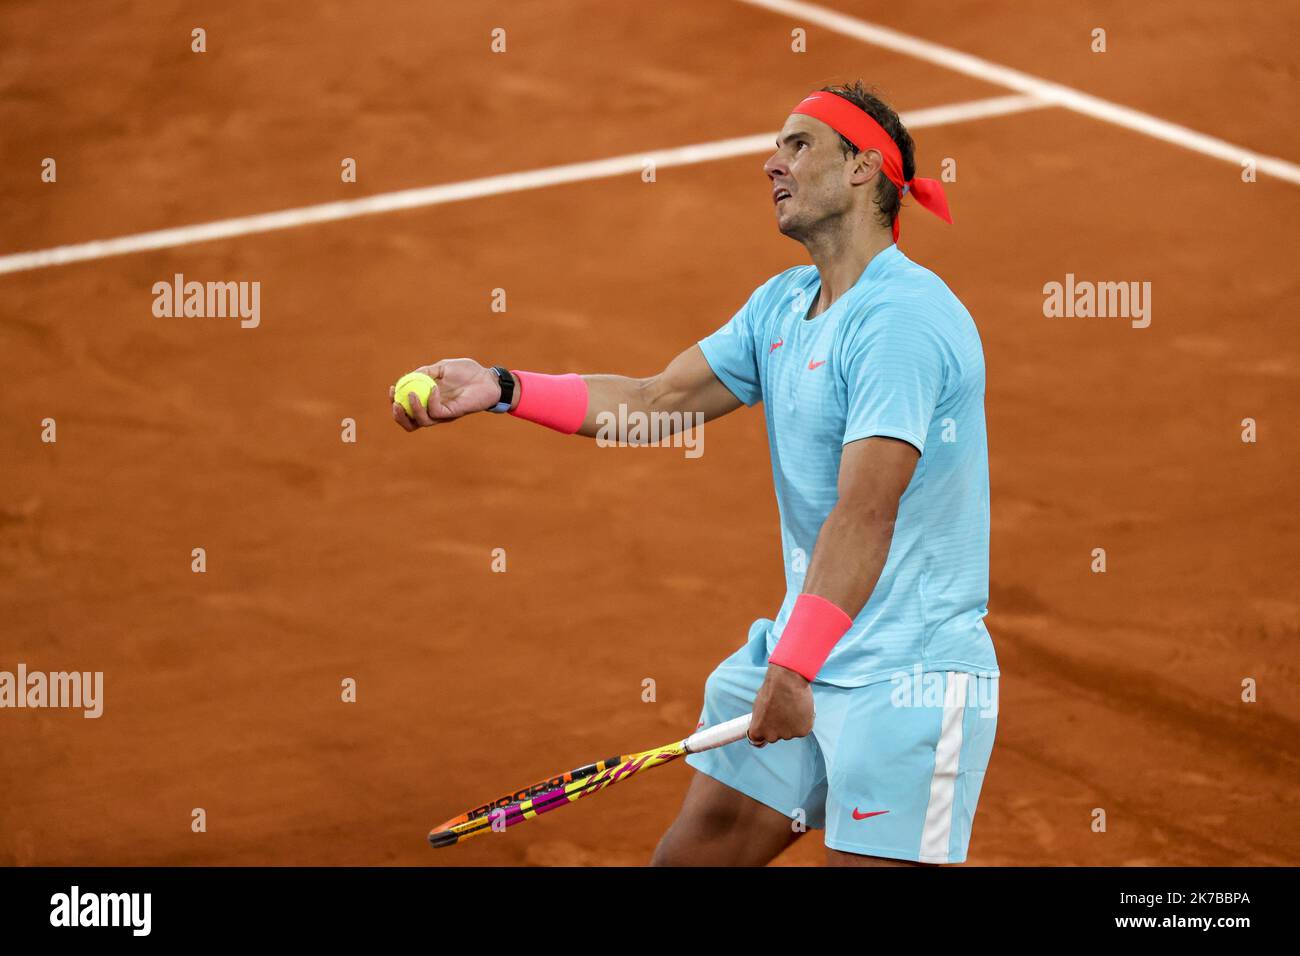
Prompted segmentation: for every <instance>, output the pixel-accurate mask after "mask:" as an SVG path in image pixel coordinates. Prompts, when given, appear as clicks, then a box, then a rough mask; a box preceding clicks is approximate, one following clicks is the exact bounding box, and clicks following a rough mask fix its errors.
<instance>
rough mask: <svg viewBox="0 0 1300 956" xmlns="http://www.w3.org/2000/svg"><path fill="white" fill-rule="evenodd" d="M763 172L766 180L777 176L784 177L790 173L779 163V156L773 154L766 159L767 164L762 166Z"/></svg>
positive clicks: (788, 169) (778, 154) (783, 164)
mask: <svg viewBox="0 0 1300 956" xmlns="http://www.w3.org/2000/svg"><path fill="white" fill-rule="evenodd" d="M763 172H764V173H766V174H767V178H768V179H775V178H776V177H777V176H784V175H786V174H787V173H789V172H790V167H788V166H786V164H785V163H783V162H781V154H780V153H773V154H772V155H771V156H770V157H768V160H767V162H765V163H764V164H763Z"/></svg>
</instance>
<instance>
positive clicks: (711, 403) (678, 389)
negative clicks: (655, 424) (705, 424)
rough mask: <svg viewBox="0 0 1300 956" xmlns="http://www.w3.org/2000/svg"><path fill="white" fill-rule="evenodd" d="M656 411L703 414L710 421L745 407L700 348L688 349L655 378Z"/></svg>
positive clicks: (695, 346) (696, 346) (693, 346)
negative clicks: (660, 409) (657, 409)
mask: <svg viewBox="0 0 1300 956" xmlns="http://www.w3.org/2000/svg"><path fill="white" fill-rule="evenodd" d="M655 384H656V387H655V395H656V397H655V402H654V404H655V405H656V407H664V408H666V409H668V410H671V411H681V412H692V413H693V412H703V413H704V418H705V420H706V421H708V420H711V419H714V418H718V417H719V416H721V415H725V414H727V413H728V412H733V411H735V410H736V409H737V408H740V406H741V405H743V404H744V402H742V401H741V400H740V399H739V398H737V397H736V395H735V394H733V393H732V391H731V389H729V388H728V387H727V386H726V385H725V384H724V383H723V381H722V379H721V378H719V376H718V375H717V373H715V372H714V370H713V366H711V365H710V364H709V361H708V359H706V358H705V357H704V352H703V350H702V349H701V348H700V347H699V345H692V346H691V347H690V348H688V349H686V350H685V351H684V352H682V353H681V354H680V355H678V356H677V357H676V358H674V359H673V360H672V361H671V362H669V363H668V367H667V368H666V369H664V370H663V371H662V372H660V373H659V375H657V376H656V377H655Z"/></svg>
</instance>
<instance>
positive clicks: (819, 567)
mask: <svg viewBox="0 0 1300 956" xmlns="http://www.w3.org/2000/svg"><path fill="white" fill-rule="evenodd" d="M920 457H921V453H920V452H919V451H918V450H917V449H916V448H915V447H914V446H913V445H912V444H910V443H909V442H906V441H903V440H901V439H895V438H883V437H872V438H864V439H861V440H859V441H853V442H850V443H849V444H847V445H845V446H844V452H843V455H842V457H841V459H840V471H839V479H838V490H839V500H838V502H837V503H836V505H835V507H834V508H833V509H832V510H831V513H830V514H829V515H828V516H827V518H826V521H825V523H824V524H823V525H822V527H821V531H820V532H819V533H818V535H817V543H816V545H815V546H814V548H813V556H812V564H811V565H810V566H809V568H808V575H807V577H806V578H805V579H804V587H803V595H801V596H800V602H801V603H806V604H807V605H808V606H807V607H806V608H804V609H803V612H804V613H811V614H812V615H814V618H813V627H814V628H816V627H818V626H821V627H824V628H825V629H826V630H827V638H826V639H827V640H830V641H831V642H832V644H833V640H834V638H837V637H838V634H835V633H834V631H835V629H836V628H837V627H839V626H840V625H842V624H843V620H847V621H848V622H849V623H851V622H852V619H853V618H854V617H856V616H857V614H858V612H859V611H861V610H862V608H863V606H865V605H866V603H867V600H868V599H869V598H870V597H871V592H872V591H873V590H875V587H876V582H877V581H878V580H879V579H880V572H881V571H882V570H883V569H884V567H885V561H886V559H887V558H888V557H889V545H890V542H891V541H892V539H893V536H894V519H895V518H896V517H897V516H898V503H899V500H900V499H901V498H902V497H903V492H904V491H906V490H907V485H908V482H910V481H911V480H912V472H913V471H914V470H915V469H916V463H917V461H918V460H919V459H920ZM809 595H811V596H812V597H811V598H809V597H808V596H809ZM841 619H843V620H841ZM841 633H842V631H841ZM825 650H826V652H827V653H829V650H830V647H826V648H825ZM809 652H810V653H812V654H813V655H814V656H816V655H817V654H818V653H819V652H820V651H819V649H817V648H816V647H815V645H814V646H813V647H811V648H809ZM785 657H788V655H782V648H781V646H780V645H778V647H777V651H776V652H775V653H774V654H773V655H772V662H771V663H769V664H768V668H767V677H766V679H765V680H764V681H763V686H762V687H761V688H760V689H759V692H758V695H757V697H756V698H755V700H754V719H753V722H752V723H751V724H750V728H749V737H750V740H752V741H753V742H755V743H758V744H762V743H772V742H775V741H777V740H789V739H791V738H793V737H803V736H806V735H807V734H808V733H810V732H811V731H812V724H813V700H812V687H811V684H812V682H811V680H810V679H809V678H808V677H806V676H804V674H802V673H800V672H799V669H795V668H800V665H799V663H798V660H797V658H795V659H785ZM783 659H784V663H778V661H782V660H783ZM800 669H803V670H805V672H806V671H808V669H809V668H807V667H803V668H800Z"/></svg>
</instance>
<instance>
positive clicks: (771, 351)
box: [767, 339, 785, 355]
mask: <svg viewBox="0 0 1300 956" xmlns="http://www.w3.org/2000/svg"><path fill="white" fill-rule="evenodd" d="M783 345H785V339H781V340H780V341H779V342H773V343H772V347H771V348H770V349H768V350H767V354H768V355H771V354H772V353H773V352H775V351H776V350H777V349H779V348H780V347H781V346H783Z"/></svg>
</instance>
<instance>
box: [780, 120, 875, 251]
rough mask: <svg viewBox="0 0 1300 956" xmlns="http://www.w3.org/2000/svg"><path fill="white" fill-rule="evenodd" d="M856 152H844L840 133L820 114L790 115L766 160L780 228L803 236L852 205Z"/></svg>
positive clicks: (791, 233)
mask: <svg viewBox="0 0 1300 956" xmlns="http://www.w3.org/2000/svg"><path fill="white" fill-rule="evenodd" d="M856 158H857V157H854V156H849V157H847V158H846V157H845V155H844V151H843V150H842V149H841V144H840V137H839V134H838V133H836V132H835V130H833V129H831V128H830V127H829V126H827V125H826V124H825V123H823V122H822V121H821V120H816V119H813V118H812V117H811V116H804V115H803V114H802V113H793V114H791V115H790V117H789V119H787V120H786V121H785V126H784V127H782V129H781V132H780V134H779V135H778V136H777V140H776V152H775V153H773V154H772V156H771V158H770V159H768V161H767V162H766V163H764V164H763V171H764V172H765V173H767V176H768V178H769V179H770V180H771V181H772V201H773V202H774V203H775V205H776V226H777V228H778V229H780V230H781V232H782V234H784V235H786V236H789V237H790V238H791V239H803V238H805V237H807V236H808V235H810V234H812V233H813V232H814V231H815V230H816V229H817V226H818V225H819V224H821V223H823V222H825V221H826V220H828V219H830V218H832V217H836V216H841V215H843V214H845V213H847V212H848V211H850V210H851V209H852V208H853V200H854V196H853V180H854V179H855V178H856V177H855V176H854V175H853V167H854V165H855V164H854V160H855V159H856Z"/></svg>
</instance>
